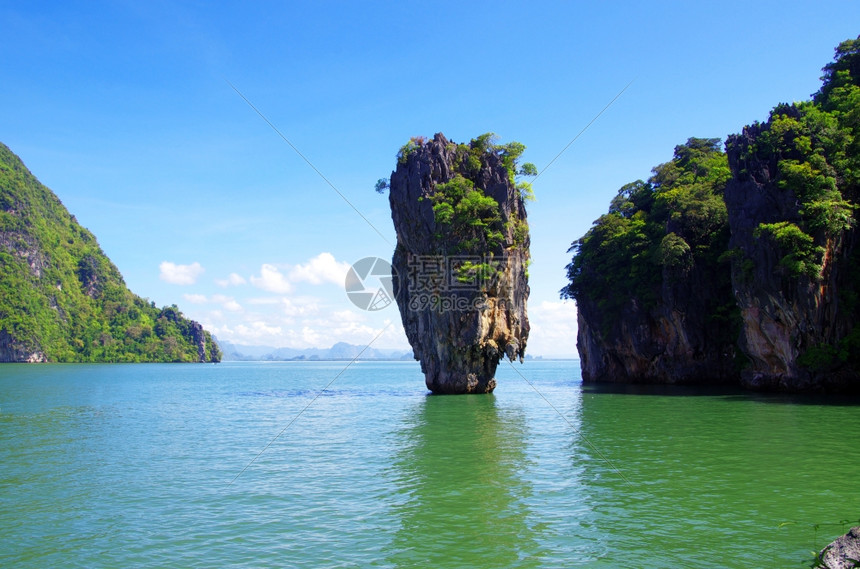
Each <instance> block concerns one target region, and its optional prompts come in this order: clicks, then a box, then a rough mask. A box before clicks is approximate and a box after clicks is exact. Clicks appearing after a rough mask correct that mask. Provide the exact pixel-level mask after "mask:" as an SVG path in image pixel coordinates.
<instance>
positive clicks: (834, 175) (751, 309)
mask: <svg viewBox="0 0 860 569" xmlns="http://www.w3.org/2000/svg"><path fill="white" fill-rule="evenodd" d="M823 71H824V75H823V77H822V81H823V83H822V86H821V88H820V89H819V91H818V92H816V93H815V94H814V95H813V96H812V100H810V101H804V102H798V103H793V104H779V105H777V106H776V107H774V109H773V110H772V111H771V113H770V116H769V118H768V120H767V121H766V122H763V123H758V122H756V123H754V124H752V125H749V126H746V127H744V128H743V130H742V132H741V133H740V134H735V135H731V136H729V137H728V139H727V140H726V141H725V151H723V150H722V148H721V147H722V141H721V140H720V139H717V138H690V139H689V140H688V141H687V142H686V143H685V144H682V145H679V146H677V147H676V148H675V152H674V157H673V159H672V160H671V161H669V162H666V163H664V164H661V165H659V166H657V167H656V168H654V170H653V171H652V175H651V177H650V178H648V180H646V181H643V180H638V181H635V182H632V183H630V184H627V185H625V186H623V187H622V188H621V189H620V190H619V192H618V195H617V196H616V197H615V198H614V199H613V200H612V202H611V204H610V206H609V211H608V212H607V213H606V214H604V215H602V216H601V217H600V218H599V219H597V220H596V221H595V223H594V225H593V227H592V228H591V229H590V230H589V231H588V232H587V233H586V234H585V235H584V236H583V237H581V238H580V239H578V240H576V241H574V242H573V244H572V246H571V249H570V252H572V253H573V258H572V260H571V262H570V264H569V265H568V266H567V276H568V281H569V282H568V284H567V285H566V286H565V287H564V288H563V289H562V291H561V295H562V297H563V298H573V299H575V300H576V302H577V307H578V314H579V316H578V324H579V331H578V337H577V348H578V350H579V353H580V358H581V365H582V374H583V379H584V380H585V381H600V382H622V383H703V384H711V383H734V384H739V385H742V386H745V387H749V388H756V389H776V390H785V391H805V390H858V389H860V326H857V322H858V321H860V247H858V235H857V231H858V230H857V206H856V204H857V201H858V192H860V38H858V39H856V40H848V41H845V42H843V43H841V44H840V45H839V46H838V47H837V48H836V56H835V58H834V61H833V62H831V63H830V64H828V65H826V66H825V67H824V70H823Z"/></svg>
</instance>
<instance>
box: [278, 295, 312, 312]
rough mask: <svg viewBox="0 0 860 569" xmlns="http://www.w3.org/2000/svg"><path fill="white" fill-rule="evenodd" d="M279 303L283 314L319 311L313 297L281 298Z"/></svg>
mask: <svg viewBox="0 0 860 569" xmlns="http://www.w3.org/2000/svg"><path fill="white" fill-rule="evenodd" d="M281 304H283V307H284V314H286V315H287V316H306V315H309V314H316V313H317V312H319V309H320V306H319V303H318V301H317V299H315V298H308V297H302V298H297V299H294V300H291V299H289V298H282V299H281Z"/></svg>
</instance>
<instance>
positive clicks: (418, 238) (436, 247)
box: [389, 134, 533, 393]
mask: <svg viewBox="0 0 860 569" xmlns="http://www.w3.org/2000/svg"><path fill="white" fill-rule="evenodd" d="M523 148H524V147H522V145H517V144H516V143H511V144H508V145H504V146H497V145H494V144H493V143H492V140H491V138H490V137H489V136H483V137H478V138H477V139H475V140H473V141H472V142H471V143H470V144H469V145H465V144H455V143H453V142H450V141H449V140H448V139H446V138H445V137H444V136H443V135H442V134H436V135H435V136H434V137H433V139H432V140H429V141H425V140H423V139H420V138H416V139H412V140H411V141H410V142H409V143H408V144H407V145H406V146H404V147H403V148H402V149H401V151H400V153H399V154H398V164H397V169H396V170H395V171H394V172H393V173H392V175H391V179H390V193H389V202H390V205H391V216H392V219H393V221H394V228H395V230H396V231H397V246H396V249H395V251H394V257H393V261H392V267H393V269H394V273H395V274H394V277H395V278H394V293H395V298H396V301H397V305H398V308H399V309H400V315H401V319H402V321H403V327H404V328H405V330H406V335H407V337H408V339H409V342H410V344H411V345H412V349H413V352H414V356H415V359H417V360H419V361H420V362H421V369H422V371H423V372H424V376H425V381H426V384H427V388H428V389H430V390H431V391H433V392H434V393H487V392H491V391H492V390H493V389H494V388H495V386H496V380H495V371H496V367H497V366H498V363H499V361H500V360H501V359H502V358H503V357H504V356H507V357H508V358H510V359H512V360H513V359H516V358H519V359H520V360H522V357H523V355H524V354H525V350H526V343H527V340H528V334H529V323H528V316H527V313H526V301H527V299H528V295H529V286H528V279H527V273H526V268H527V265H528V261H529V235H528V224H527V221H526V209H525V203H524V195H523V194H524V193H527V192H528V191H529V187H528V186H527V185H523V184H522V183H520V184H518V183H517V181H516V180H515V177H516V176H517V175H518V170H517V166H516V161H517V158H518V157H519V155H520V153H521V152H522V150H523ZM532 168H533V167H532ZM518 185H519V187H518Z"/></svg>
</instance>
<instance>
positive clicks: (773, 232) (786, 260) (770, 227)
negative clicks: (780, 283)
mask: <svg viewBox="0 0 860 569" xmlns="http://www.w3.org/2000/svg"><path fill="white" fill-rule="evenodd" d="M754 236H755V237H757V238H761V237H766V238H769V239H770V240H772V241H773V243H774V244H775V245H776V246H777V247H778V248H779V250H780V251H781V252H782V253H784V255H783V257H782V258H781V259H780V261H779V264H780V265H781V266H783V267H785V268H786V270H787V271H788V273H789V274H790V275H792V276H800V275H806V276H807V277H809V278H811V279H817V278H818V277H819V276H820V272H821V263H822V258H823V256H824V247H820V246H817V245H815V240H814V239H813V238H812V236H811V235H809V234H807V233H805V232H804V231H803V230H802V229H801V228H800V227H798V226H797V225H795V224H794V223H790V222H788V221H779V222H777V223H762V224H760V225H759V226H758V227H757V228H756V230H755V232H754Z"/></svg>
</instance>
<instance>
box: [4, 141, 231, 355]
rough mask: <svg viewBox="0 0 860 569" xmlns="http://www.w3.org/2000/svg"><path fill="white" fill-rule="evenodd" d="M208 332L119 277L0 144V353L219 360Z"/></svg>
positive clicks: (54, 200)
mask: <svg viewBox="0 0 860 569" xmlns="http://www.w3.org/2000/svg"><path fill="white" fill-rule="evenodd" d="M220 359H221V352H220V350H219V348H218V345H217V344H216V343H215V342H214V341H213V339H212V337H211V335H210V334H209V332H207V331H205V330H204V329H203V327H202V326H201V325H200V324H199V323H197V322H194V321H192V320H189V319H187V318H185V317H184V316H183V315H182V313H181V312H180V311H179V309H178V308H177V307H176V305H173V306H168V307H164V308H156V306H155V303H153V302H150V301H148V300H146V299H144V298H141V297H139V296H137V295H135V294H134V293H132V292H131V291H129V290H128V288H127V287H126V285H125V282H124V281H123V278H122V275H120V272H119V270H118V269H117V268H116V266H115V265H114V264H113V263H112V262H111V261H110V259H108V258H107V256H106V255H105V254H104V252H103V251H102V249H101V248H100V247H99V244H98V242H97V241H96V238H95V236H93V234H92V233H91V232H90V231H88V230H87V229H86V228H84V227H82V226H81V225H80V224H78V222H77V220H76V219H75V217H74V216H73V215H70V214H69V212H68V210H66V208H65V207H64V206H63V204H62V203H61V202H60V200H59V198H57V196H56V195H54V193H53V192H52V191H51V190H50V189H48V188H47V187H45V186H44V185H42V184H41V183H40V182H39V181H38V180H37V179H36V177H35V176H33V174H32V173H31V172H30V171H29V170H28V169H27V168H26V167H25V166H24V164H23V163H22V162H21V160H20V159H19V158H18V157H17V156H16V155H15V154H13V153H12V151H11V150H10V149H9V148H8V147H6V146H5V145H3V144H0V362H218V361H220Z"/></svg>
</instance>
